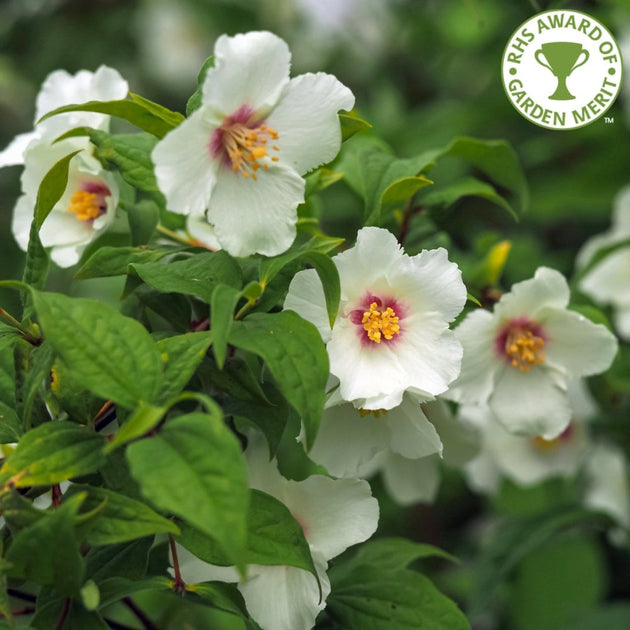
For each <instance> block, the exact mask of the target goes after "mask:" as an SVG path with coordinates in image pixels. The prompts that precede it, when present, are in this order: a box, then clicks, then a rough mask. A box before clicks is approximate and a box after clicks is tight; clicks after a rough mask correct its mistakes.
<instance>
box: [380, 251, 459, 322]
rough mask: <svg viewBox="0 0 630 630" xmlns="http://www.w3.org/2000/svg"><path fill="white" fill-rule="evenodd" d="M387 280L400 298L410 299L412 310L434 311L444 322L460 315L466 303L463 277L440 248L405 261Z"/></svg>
mask: <svg viewBox="0 0 630 630" xmlns="http://www.w3.org/2000/svg"><path fill="white" fill-rule="evenodd" d="M388 278H389V281H390V282H391V284H392V286H393V287H395V288H396V290H397V293H398V294H399V295H407V296H409V301H410V303H411V304H413V307H412V308H413V310H415V311H419V310H425V311H434V312H436V313H439V314H440V316H441V317H442V318H443V319H444V320H445V321H447V322H450V321H452V320H453V319H454V318H455V317H456V316H457V315H459V313H460V312H461V310H462V308H464V304H465V303H466V287H465V286H464V283H463V282H462V273H461V271H460V270H459V267H458V266H457V265H456V264H455V263H452V262H450V261H449V259H448V252H447V251H446V250H445V249H444V248H442V247H440V248H438V249H431V250H426V249H425V250H423V251H421V252H420V253H419V254H417V255H416V256H412V257H405V259H404V260H403V261H402V263H401V264H400V265H397V266H396V267H394V268H392V270H391V272H390V273H389V274H388Z"/></svg>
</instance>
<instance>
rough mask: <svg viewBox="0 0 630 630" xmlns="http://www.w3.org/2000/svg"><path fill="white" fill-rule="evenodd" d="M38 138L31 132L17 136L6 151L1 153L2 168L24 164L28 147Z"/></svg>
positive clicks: (0, 163)
mask: <svg viewBox="0 0 630 630" xmlns="http://www.w3.org/2000/svg"><path fill="white" fill-rule="evenodd" d="M36 138H37V133H35V132H34V131H29V132H28V133H21V134H18V135H17V136H15V138H13V140H11V142H10V143H9V144H8V146H7V147H6V149H4V151H0V168H2V167H3V166H16V165H18V164H24V154H25V153H26V147H28V145H29V144H30V143H31V142H32V141H33V140H35V139H36Z"/></svg>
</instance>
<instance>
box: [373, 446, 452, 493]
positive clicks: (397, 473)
mask: <svg viewBox="0 0 630 630" xmlns="http://www.w3.org/2000/svg"><path fill="white" fill-rule="evenodd" d="M382 474H383V483H384V484H385V488H386V489H387V492H388V493H389V494H390V495H391V496H392V498H393V499H394V500H395V501H396V503H398V504H399V505H411V504H413V503H418V502H421V501H423V502H427V501H433V499H435V495H436V494H437V491H438V488H439V485H440V471H439V458H438V456H437V455H431V456H429V457H423V458H422V459H407V458H406V457H401V456H400V455H395V454H394V453H392V454H391V455H390V456H389V457H388V458H387V460H386V462H385V464H384V466H383V470H382Z"/></svg>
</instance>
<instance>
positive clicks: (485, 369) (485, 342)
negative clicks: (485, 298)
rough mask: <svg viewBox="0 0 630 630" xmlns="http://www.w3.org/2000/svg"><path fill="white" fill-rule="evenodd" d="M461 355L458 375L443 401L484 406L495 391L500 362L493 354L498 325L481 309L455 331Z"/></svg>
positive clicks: (468, 317)
mask: <svg viewBox="0 0 630 630" xmlns="http://www.w3.org/2000/svg"><path fill="white" fill-rule="evenodd" d="M455 335H456V337H457V338H458V339H459V340H460V342H461V344H462V346H463V348H464V355H463V357H462V367H461V372H460V374H459V376H458V378H457V380H456V381H455V382H454V383H453V384H452V386H451V389H450V390H449V391H448V392H447V394H446V397H447V398H452V399H453V400H456V401H458V402H471V403H478V404H483V403H485V402H486V401H487V400H488V398H489V397H490V394H491V393H492V390H493V388H494V380H495V375H496V372H497V370H498V369H499V368H500V367H502V363H503V362H502V361H500V360H499V359H498V357H497V356H496V355H495V352H494V340H495V337H496V335H497V322H496V320H495V318H494V317H493V316H492V314H491V313H489V312H488V311H484V310H482V309H479V310H476V311H473V312H472V313H469V314H468V315H467V316H466V318H465V319H464V321H463V322H462V323H461V324H460V325H459V326H458V327H457V328H456V329H455Z"/></svg>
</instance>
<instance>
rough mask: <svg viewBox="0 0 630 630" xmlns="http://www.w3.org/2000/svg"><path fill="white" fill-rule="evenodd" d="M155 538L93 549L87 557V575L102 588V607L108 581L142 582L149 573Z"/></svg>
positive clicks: (104, 602)
mask: <svg viewBox="0 0 630 630" xmlns="http://www.w3.org/2000/svg"><path fill="white" fill-rule="evenodd" d="M154 540H155V536H147V537H146V538H139V539H136V540H133V541H131V542H129V543H122V544H119V545H107V546H106V547H92V548H91V549H90V550H89V551H88V552H87V555H86V556H85V561H86V570H85V574H86V576H87V577H89V578H90V579H92V580H94V582H96V583H97V584H98V585H99V587H101V605H102V606H103V605H106V601H105V592H104V591H105V589H104V586H103V585H104V582H105V581H106V580H108V579H111V578H115V579H128V580H133V581H136V580H141V579H142V578H143V577H144V576H145V574H146V572H147V561H148V556H149V550H150V549H151V546H152V545H153V542H154Z"/></svg>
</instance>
